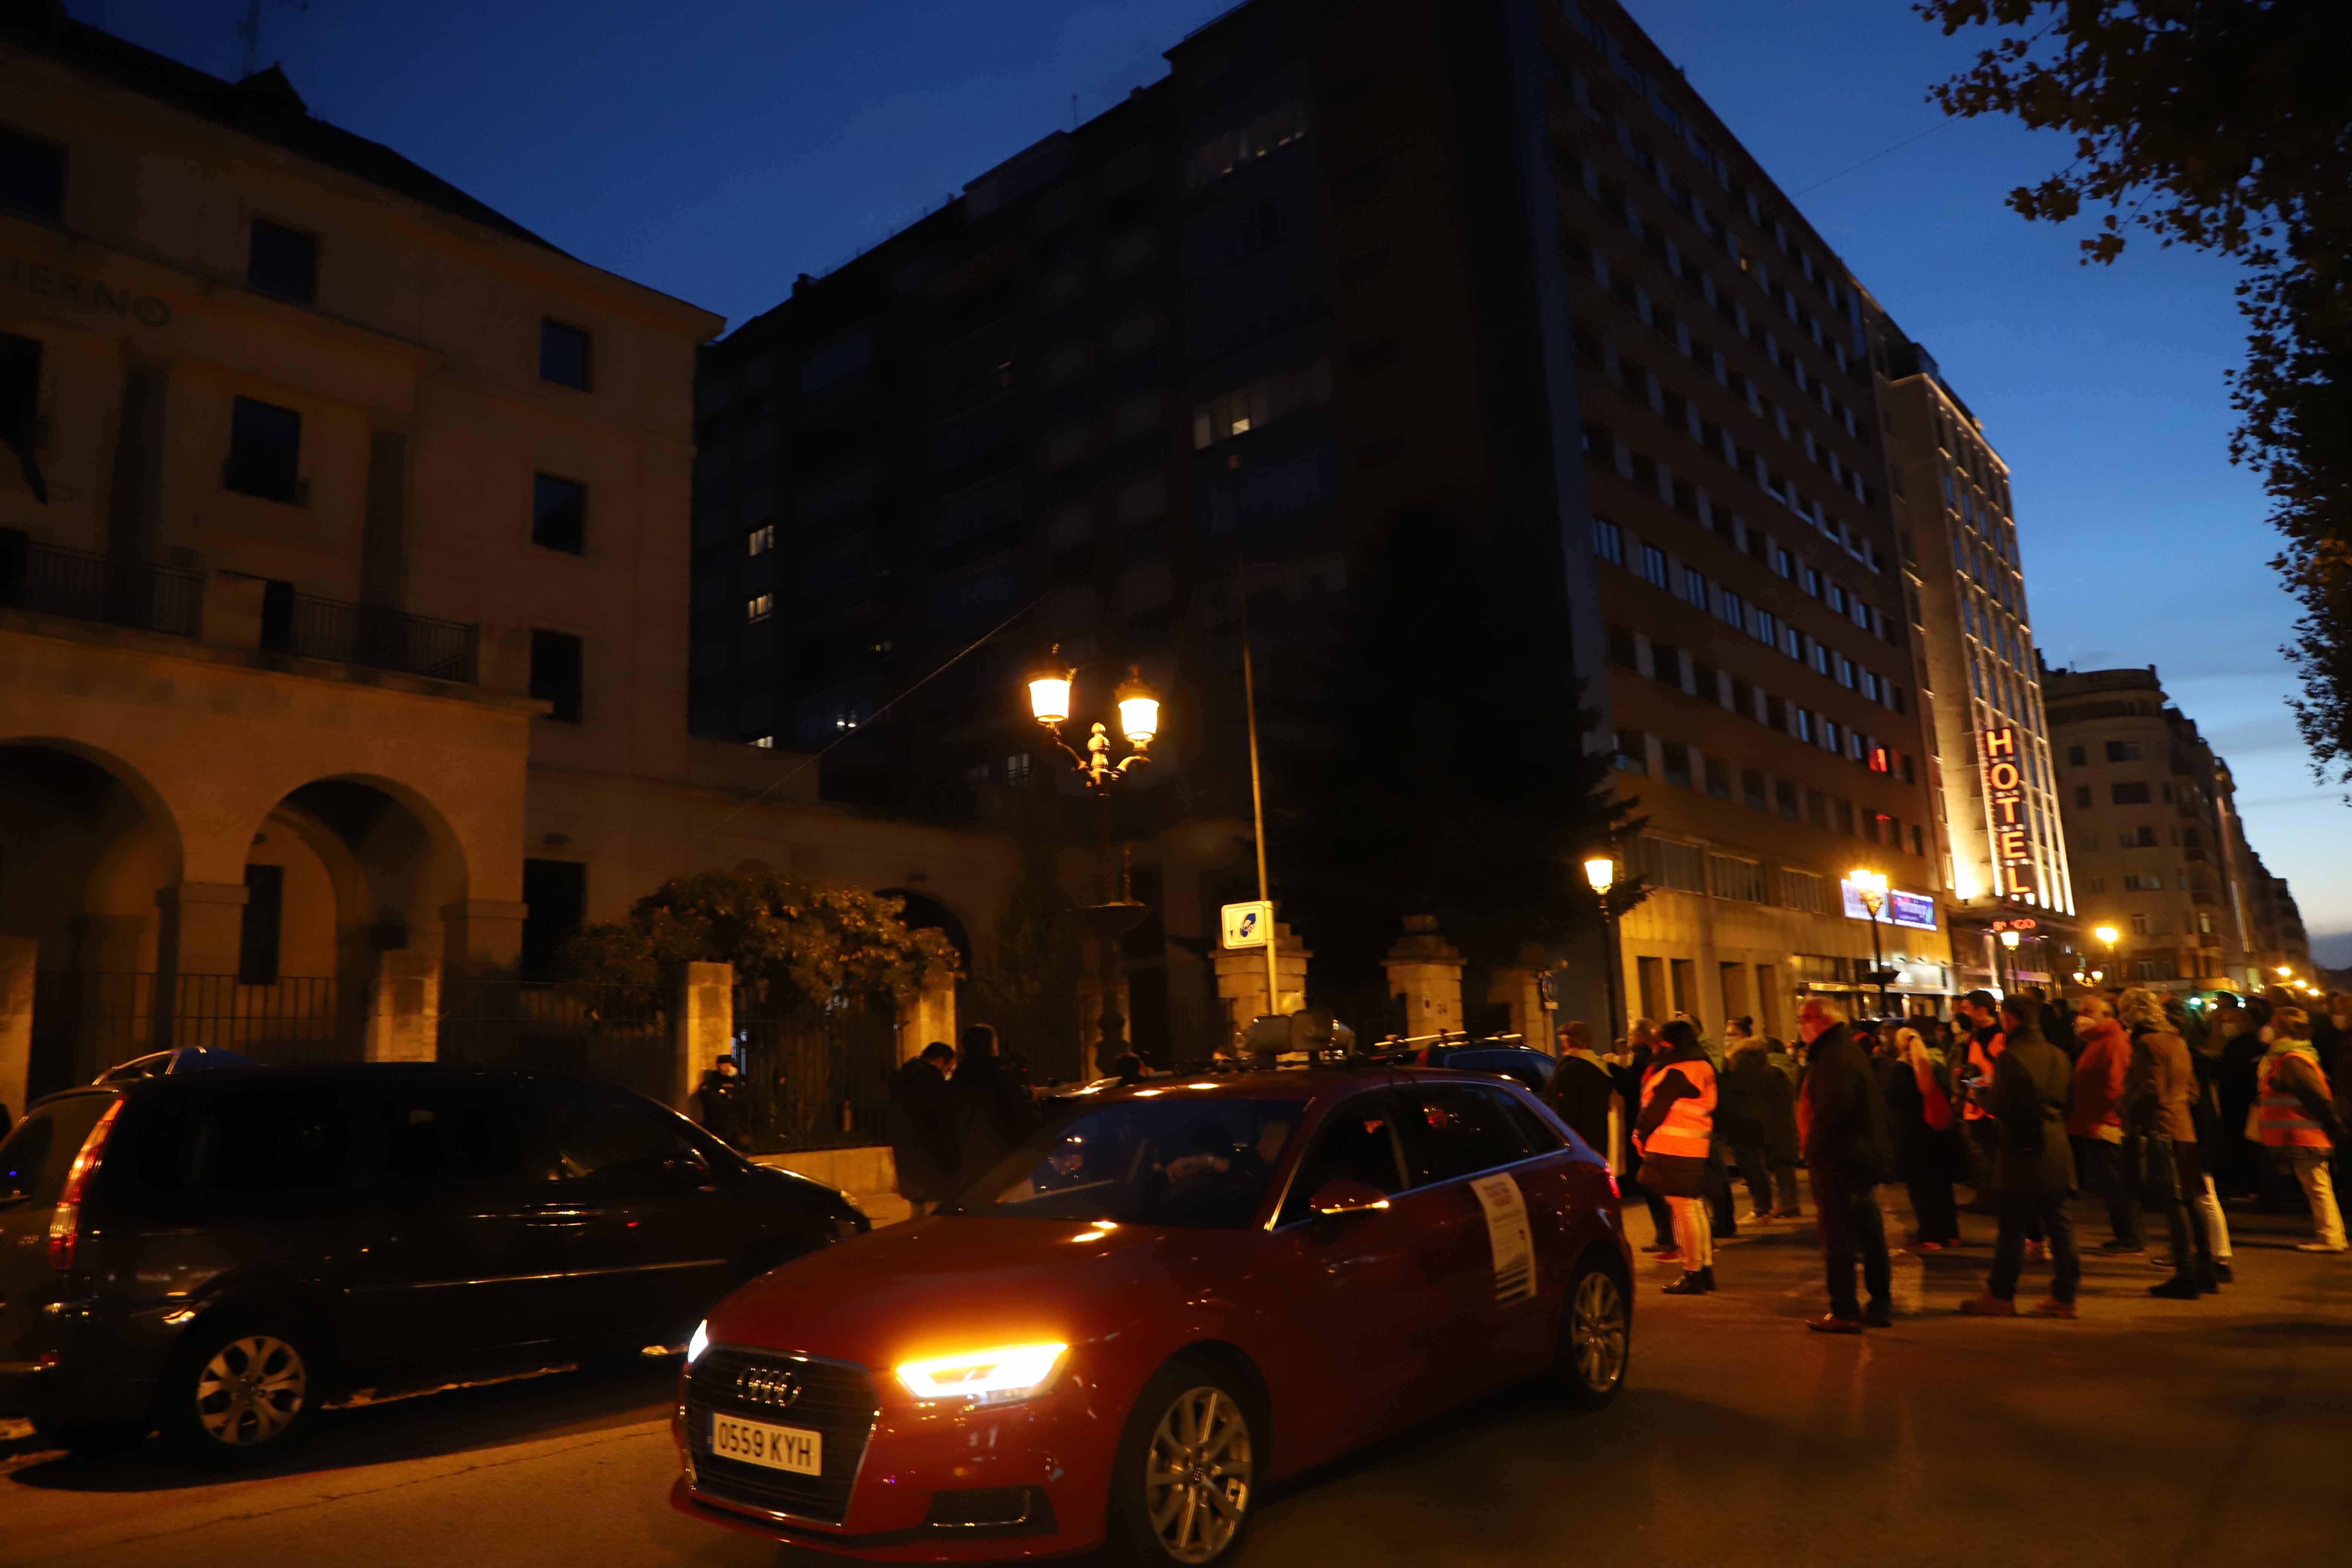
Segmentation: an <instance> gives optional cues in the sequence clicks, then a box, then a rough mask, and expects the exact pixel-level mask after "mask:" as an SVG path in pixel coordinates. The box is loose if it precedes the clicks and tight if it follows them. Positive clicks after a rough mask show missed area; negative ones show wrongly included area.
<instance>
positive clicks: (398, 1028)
mask: <svg viewBox="0 0 2352 1568" xmlns="http://www.w3.org/2000/svg"><path fill="white" fill-rule="evenodd" d="M440 1037H441V963H440V961H439V960H438V959H436V958H435V957H434V956H433V954H431V953H429V952H410V951H405V950H404V951H400V952H380V953H378V954H376V961H375V974H374V976H373V978H372V979H370V980H369V982H368V1011H367V1059H368V1060H370V1061H372V1062H429V1061H432V1060H434V1059H435V1058H436V1056H438V1054H439V1048H440Z"/></svg>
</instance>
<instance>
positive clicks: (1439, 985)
mask: <svg viewBox="0 0 2352 1568" xmlns="http://www.w3.org/2000/svg"><path fill="white" fill-rule="evenodd" d="M1381 968H1383V969H1385V970H1387V971H1388V976H1389V994H1390V995H1391V996H1402V997H1403V998H1404V1032H1405V1035H1406V1037H1408V1038H1416V1037H1420V1036H1423V1035H1433V1034H1436V1033H1437V1032H1438V1031H1439V1030H1441V1029H1443V1030H1446V1031H1449V1032H1451V1031H1458V1030H1459V1029H1460V1028H1461V1027H1462V954H1461V952H1460V951H1459V950H1457V949H1456V948H1455V947H1454V944H1453V943H1452V942H1448V941H1446V940H1445V938H1444V936H1443V935H1441V934H1439V932H1438V930H1437V917H1436V916H1435V915H1407V916H1405V918H1404V935H1402V936H1401V937H1399V938H1397V940H1396V944H1395V945H1394V946H1392V947H1391V948H1390V949H1389V953H1388V957H1387V958H1385V959H1384V960H1382V961H1381Z"/></svg>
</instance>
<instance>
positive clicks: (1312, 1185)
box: [1276, 1089, 1405, 1225]
mask: <svg viewBox="0 0 2352 1568" xmlns="http://www.w3.org/2000/svg"><path fill="white" fill-rule="evenodd" d="M1399 1104H1400V1101H1399V1100H1398V1099H1397V1097H1396V1096H1395V1095H1393V1094H1391V1093H1390V1092H1389V1091H1388V1090H1386V1089H1382V1090H1381V1091H1379V1092H1377V1093H1373V1094H1365V1095H1359V1096H1357V1097H1356V1098H1355V1099H1353V1100H1348V1101H1346V1102H1345V1103H1343V1104H1340V1105H1338V1106H1334V1107H1333V1108H1332V1110H1331V1112H1330V1114H1329V1115H1328V1116H1326V1117H1325V1118H1324V1119H1323V1127H1322V1130H1321V1131H1319V1132H1318V1133H1317V1134H1316V1136H1315V1147H1314V1148H1313V1149H1311V1150H1309V1151H1308V1152H1307V1157H1306V1158H1305V1159H1304V1160H1302V1161H1300V1162H1299V1164H1298V1174H1297V1176H1296V1177H1295V1178H1293V1179H1292V1181H1291V1184H1290V1196H1289V1197H1288V1198H1287V1199H1286V1200H1285V1202H1284V1204H1283V1205H1282V1215H1281V1217H1280V1219H1279V1220H1277V1221H1276V1223H1277V1224H1281V1225H1288V1224H1289V1223H1290V1222H1291V1221H1293V1220H1298V1219H1305V1218H1307V1215H1310V1214H1311V1213H1313V1210H1312V1209H1311V1208H1310V1207H1309V1206H1308V1205H1310V1204H1311V1203H1312V1201H1313V1199H1314V1197H1315V1194H1316V1192H1317V1190H1318V1188H1320V1187H1321V1186H1322V1185H1323V1184H1325V1183H1326V1182H1334V1181H1349V1182H1361V1183H1363V1184H1365V1185H1366V1186H1368V1187H1374V1188H1377V1189H1379V1190H1380V1191H1381V1192H1384V1193H1395V1192H1402V1191H1403V1190H1404V1184H1405V1183H1404V1166H1403V1163H1402V1157H1401V1155H1400V1154H1399V1152H1398V1150H1397V1131H1396V1124H1397V1121H1398V1118H1397V1114H1396V1112H1397V1110H1398V1107H1399Z"/></svg>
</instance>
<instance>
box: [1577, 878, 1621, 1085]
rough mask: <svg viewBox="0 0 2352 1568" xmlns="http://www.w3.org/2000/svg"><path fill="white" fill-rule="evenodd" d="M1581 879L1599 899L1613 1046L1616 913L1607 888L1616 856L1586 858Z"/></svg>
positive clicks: (1615, 997)
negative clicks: (1612, 908) (1610, 903)
mask: <svg viewBox="0 0 2352 1568" xmlns="http://www.w3.org/2000/svg"><path fill="white" fill-rule="evenodd" d="M1584 880H1585V882H1586V883H1587V884H1588V885H1589V886H1591V889H1592V892H1593V896H1594V897H1596V898H1598V899H1599V900H1601V974H1602V977H1603V978H1604V979H1605V980H1606V981H1607V982H1608V990H1609V1042H1610V1045H1611V1046H1612V1048H1613V1047H1615V1045H1616V1042H1617V1024H1618V1018H1617V1015H1618V1011H1619V1009H1618V1005H1617V986H1618V980H1619V976H1618V973H1617V916H1616V915H1615V913H1613V912H1612V910H1610V908H1609V889H1610V888H1611V887H1612V885H1613V884H1614V883H1615V882H1616V880H1617V861H1616V859H1615V858H1614V857H1612V856H1608V855H1596V856H1594V857H1593V858H1591V859H1590V860H1587V861H1586V862H1585V863H1584Z"/></svg>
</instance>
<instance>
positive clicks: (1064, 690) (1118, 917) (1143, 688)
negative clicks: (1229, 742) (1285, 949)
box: [1027, 643, 1160, 1074]
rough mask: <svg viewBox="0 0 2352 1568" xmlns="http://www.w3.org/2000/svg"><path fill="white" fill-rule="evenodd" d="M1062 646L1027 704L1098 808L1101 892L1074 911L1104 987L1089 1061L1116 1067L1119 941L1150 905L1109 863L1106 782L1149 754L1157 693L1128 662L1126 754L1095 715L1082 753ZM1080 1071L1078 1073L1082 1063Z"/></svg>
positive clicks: (1042, 668) (1123, 1040)
mask: <svg viewBox="0 0 2352 1568" xmlns="http://www.w3.org/2000/svg"><path fill="white" fill-rule="evenodd" d="M1061 653H1062V648H1061V645H1060V644H1059V643H1056V644H1055V645H1054V648H1053V651H1052V652H1050V653H1049V654H1047V655H1046V657H1045V662H1043V663H1042V664H1040V665H1038V666H1037V667H1036V668H1034V669H1033V670H1031V671H1030V673H1029V678H1028V682H1027V684H1028V687H1029V712H1030V715H1031V717H1033V718H1034V719H1035V720H1036V721H1037V722H1038V723H1039V724H1040V725H1042V726H1044V728H1045V732H1046V733H1047V734H1048V735H1051V736H1052V737H1053V738H1054V744H1055V745H1056V746H1059V747H1060V748H1061V749H1062V753H1063V755H1065V756H1066V757H1068V758H1069V759H1070V762H1071V764H1072V765H1073V766H1075V767H1076V769H1077V773H1078V776H1079V777H1080V778H1083V779H1084V780H1086V781H1087V790H1088V791H1089V792H1090V793H1091V794H1092V795H1094V797H1095V801H1096V804H1097V808H1098V816H1097V820H1098V822H1099V823H1100V826H1101V837H1102V859H1103V893H1104V898H1103V901H1102V902H1101V903H1099V904H1095V905H1092V906H1090V907H1088V908H1087V909H1082V910H1076V911H1074V912H1075V913H1076V915H1077V916H1078V918H1079V920H1080V921H1082V922H1084V924H1085V925H1086V928H1087V933H1088V934H1089V935H1091V936H1092V937H1093V938H1094V939H1095V977H1096V984H1098V985H1099V986H1100V987H1101V989H1102V1012H1101V1014H1100V1016H1099V1017H1098V1018H1097V1032H1098V1034H1099V1036H1100V1038H1098V1039H1097V1041H1096V1043H1095V1066H1096V1068H1097V1069H1098V1070H1100V1071H1102V1072H1105V1073H1109V1072H1113V1071H1116V1070H1117V1064H1118V1058H1119V1057H1120V1056H1122V1055H1123V1054H1125V1052H1126V1051H1127V1048H1128V1045H1127V1034H1126V1030H1127V1019H1126V1018H1125V1017H1124V1016H1121V1014H1120V1013H1119V1010H1118V972H1119V966H1118V942H1119V939H1120V938H1121V937H1123V936H1125V935H1126V934H1127V933H1128V932H1129V931H1133V930H1134V929H1135V928H1136V927H1137V926H1138V925H1140V924H1141V923H1142V921H1143V917H1144V916H1145V915H1146V914H1147V913H1149V912H1150V911H1149V910H1147V909H1146V908H1145V906H1144V905H1142V904H1139V903H1137V902H1136V901H1135V900H1132V899H1129V897H1127V890H1126V889H1125V888H1123V887H1121V886H1120V885H1119V879H1118V878H1117V876H1116V875H1115V873H1113V871H1112V870H1111V858H1110V787H1111V785H1113V784H1117V783H1118V781H1119V780H1120V779H1123V778H1125V777H1126V776H1127V773H1128V770H1129V768H1137V767H1141V766H1142V765H1143V764H1144V763H1148V762H1150V760H1151V756H1150V752H1151V742H1152V739H1153V737H1155V736H1157V735H1158V734H1159V733H1160V693H1159V692H1157V691H1155V690H1153V689H1152V688H1151V686H1150V683H1149V682H1147V681H1146V680H1145V679H1143V674H1142V672H1141V671H1140V670H1139V669H1137V668H1135V667H1134V666H1133V665H1129V667H1128V678H1127V679H1125V680H1123V681H1121V682H1119V684H1118V689H1117V690H1116V691H1114V692H1113V693H1112V694H1111V700H1112V702H1113V703H1114V704H1115V705H1116V706H1117V708H1118V727H1119V732H1120V733H1121V734H1122V735H1124V736H1126V738H1127V744H1128V754H1127V755H1126V756H1124V757H1121V758H1120V759H1119V760H1118V762H1116V763H1114V762H1112V761H1111V760H1110V752H1111V742H1110V736H1109V733H1108V731H1106V729H1105V728H1104V726H1103V725H1102V724H1101V723H1100V722H1097V723H1096V725H1095V726H1094V729H1093V731H1091V732H1090V733H1089V734H1088V735H1087V749H1086V753H1085V754H1084V755H1083V756H1082V755H1080V754H1079V753H1078V752H1077V751H1076V749H1075V748H1074V747H1072V746H1071V745H1070V743H1069V742H1067V741H1065V740H1063V739H1062V726H1063V725H1064V724H1066V723H1068V722H1069V719H1070V685H1071V682H1072V681H1073V680H1074V679H1076V674H1077V672H1076V670H1074V669H1072V668H1069V666H1067V665H1066V664H1064V663H1063V662H1062V658H1061ZM1080 1071H1081V1073H1082V1074H1083V1072H1084V1064H1083V1063H1081V1064H1080Z"/></svg>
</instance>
